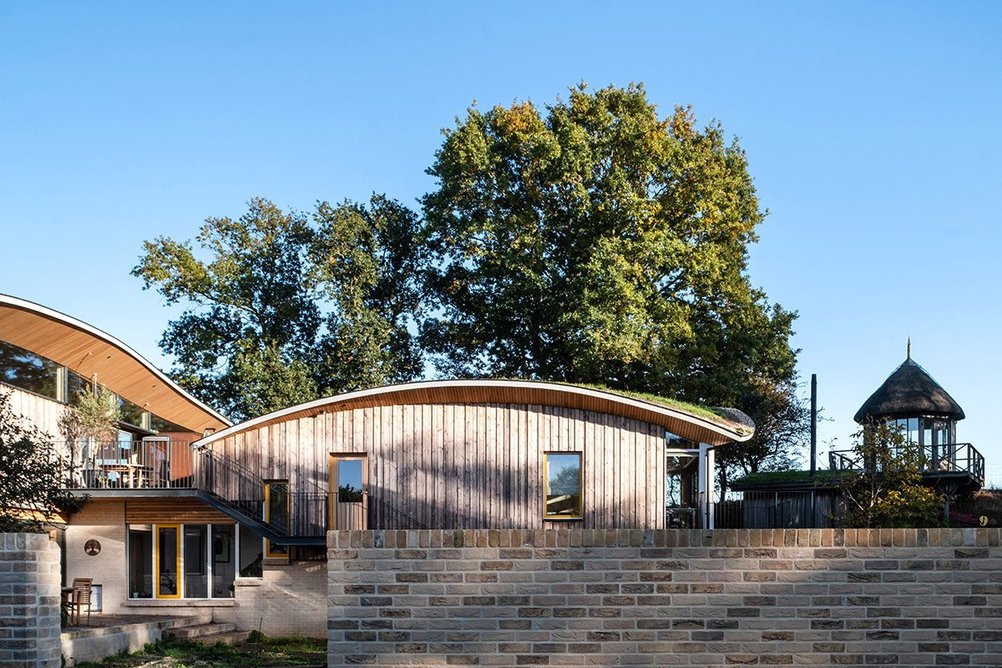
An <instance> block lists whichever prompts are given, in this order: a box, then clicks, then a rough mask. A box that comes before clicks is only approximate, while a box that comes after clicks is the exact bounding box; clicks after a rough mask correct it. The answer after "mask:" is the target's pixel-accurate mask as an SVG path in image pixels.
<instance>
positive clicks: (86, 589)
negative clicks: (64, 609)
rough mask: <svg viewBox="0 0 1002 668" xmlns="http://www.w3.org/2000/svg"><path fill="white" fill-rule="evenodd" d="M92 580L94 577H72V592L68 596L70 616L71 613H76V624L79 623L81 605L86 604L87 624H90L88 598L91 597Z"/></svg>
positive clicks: (71, 615) (71, 616)
mask: <svg viewBox="0 0 1002 668" xmlns="http://www.w3.org/2000/svg"><path fill="white" fill-rule="evenodd" d="M93 582H94V578H74V579H73V594H72V595H71V596H70V618H71V619H72V618H73V614H74V613H76V624H77V626H79V625H80V612H81V610H82V608H83V606H85V605H86V606H87V625H88V626H89V625H90V598H91V593H92V591H93V590H92V589H91V583H93Z"/></svg>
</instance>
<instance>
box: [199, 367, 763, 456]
mask: <svg viewBox="0 0 1002 668" xmlns="http://www.w3.org/2000/svg"><path fill="white" fill-rule="evenodd" d="M394 404H409V405H414V404H523V405H542V406H557V407H563V408H576V409H580V410H587V411H594V412H597V413H608V414H611V415H617V416H620V417H624V418H631V419H635V420H641V421H643V422H650V423H653V424H657V425H661V426H663V427H664V428H665V429H667V430H668V431H670V432H671V433H673V434H676V435H677V436H680V437H682V438H685V439H689V440H691V441H696V442H699V443H709V444H711V445H723V444H725V443H732V442H735V441H747V440H748V439H749V438H751V437H752V435H753V434H754V433H755V427H754V423H753V422H752V421H751V419H750V418H748V416H747V415H745V414H744V413H741V411H738V410H735V409H726V412H727V417H726V418H724V417H719V418H717V419H711V418H708V417H705V416H702V415H696V414H694V413H691V412H689V411H686V410H684V409H682V408H673V407H670V406H664V405H661V404H656V403H653V402H650V401H645V400H643V399H634V398H631V397H626V396H623V395H620V394H616V393H614V392H607V391H603V390H595V389H591V388H587V387H580V386H577V385H563V384H559V383H544V382H537V381H525V380H443V381H427V382H418V383H407V384H402V385H387V386H384V387H376V388H372V389H368V390H361V391H358V392H348V393H347V394H340V395H337V396H334V397H327V398H324V399H317V400H315V401H310V402H307V403H304V404H300V405H298V406H293V407H291V408H286V409H284V410H280V411H275V412H274V413H269V414H267V415H262V416H260V417H257V418H254V419H252V420H247V421H246V422H242V423H240V424H238V425H235V426H233V427H230V428H229V429H226V430H224V431H221V432H218V433H216V434H213V435H211V436H207V437H206V438H203V439H202V440H200V441H198V444H199V445H208V444H209V443H212V442H213V441H216V440H219V439H222V438H225V437H227V436H231V435H233V434H237V433H241V432H245V431H249V430H251V429H256V428H258V427H263V426H267V425H272V424H276V423H280V422H286V421H289V420H297V419H299V418H304V417H313V416H316V415H320V414H322V413H329V412H334V411H344V410H351V409H354V408H368V407H370V406H389V405H394Z"/></svg>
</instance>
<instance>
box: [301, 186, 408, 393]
mask: <svg viewBox="0 0 1002 668" xmlns="http://www.w3.org/2000/svg"><path fill="white" fill-rule="evenodd" d="M314 223H315V226H316V231H317V234H316V237H315V239H314V242H313V244H312V245H311V248H310V254H309V255H310V261H311V264H312V267H313V272H314V276H315V278H316V280H317V284H318V285H319V286H320V288H321V289H322V292H323V296H324V298H325V299H326V300H327V301H328V302H329V303H331V304H333V305H334V308H333V309H332V310H331V311H330V313H328V314H327V316H326V329H325V332H324V334H323V336H322V337H321V338H320V345H318V346H317V348H316V355H315V356H314V358H313V360H314V361H313V365H314V368H316V369H323V370H325V373H327V374H328V375H330V376H332V377H334V378H338V379H340V383H339V385H338V386H337V387H331V388H325V390H337V391H345V390H354V389H362V388H367V387H373V386H376V385H381V384H384V383H387V382H394V381H407V380H413V379H414V378H417V377H420V375H421V374H422V372H423V370H424V369H423V366H424V360H423V356H422V353H421V350H420V348H419V346H418V341H417V338H416V337H415V336H412V334H411V333H410V331H409V330H408V324H409V323H410V322H411V321H412V320H413V319H414V318H416V317H417V316H418V314H419V312H420V299H419V297H420V286H419V277H420V272H421V271H422V266H421V263H422V259H423V257H424V253H423V251H422V249H421V248H420V247H419V246H418V244H417V238H416V231H417V228H418V218H417V214H415V213H414V212H413V211H411V210H410V209H408V208H406V207H405V206H403V205H401V204H400V203H398V202H395V201H393V200H389V199H387V198H386V197H383V196H379V195H374V196H373V197H372V198H371V199H370V201H369V205H368V206H363V205H361V204H355V203H352V202H349V201H346V202H344V203H343V204H341V205H340V206H336V207H334V206H331V205H329V204H327V203H326V202H321V203H320V204H318V205H317V209H316V212H315V214H314Z"/></svg>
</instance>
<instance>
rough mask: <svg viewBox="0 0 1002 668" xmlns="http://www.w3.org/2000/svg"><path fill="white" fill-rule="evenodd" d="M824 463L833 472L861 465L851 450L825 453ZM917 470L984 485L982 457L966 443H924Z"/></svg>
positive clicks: (858, 468)
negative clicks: (969, 480)
mask: <svg viewBox="0 0 1002 668" xmlns="http://www.w3.org/2000/svg"><path fill="white" fill-rule="evenodd" d="M828 463H829V466H830V468H831V470H833V471H860V470H862V469H863V468H864V467H863V465H862V462H861V461H860V459H859V456H858V455H857V454H856V453H855V452H854V451H852V450H835V451H832V452H829V453H828ZM921 473H922V475H924V476H930V477H936V476H943V475H949V474H967V475H968V476H970V477H971V478H972V479H973V480H975V481H976V482H977V483H978V484H979V485H984V484H985V458H984V455H982V454H981V453H980V452H979V451H978V449H977V448H975V447H974V446H973V445H971V444H970V443H943V444H937V445H924V446H922V466H921Z"/></svg>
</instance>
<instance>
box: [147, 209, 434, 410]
mask: <svg viewBox="0 0 1002 668" xmlns="http://www.w3.org/2000/svg"><path fill="white" fill-rule="evenodd" d="M414 225H415V216H414V214H413V213H412V212H410V211H408V210H407V209H406V208H405V207H402V206H401V205H399V204H397V203H396V202H393V201H391V200H388V199H386V198H383V197H373V198H372V200H371V201H370V202H369V203H368V204H359V203H354V202H349V201H346V202H344V203H342V204H339V205H331V204H329V203H327V202H319V203H318V204H317V206H316V209H315V211H314V212H313V214H312V215H311V216H307V215H305V214H302V213H297V212H285V211H282V210H281V209H280V208H279V207H278V206H276V205H275V204H273V203H272V202H269V201H268V200H265V199H261V198H257V199H253V200H251V202H250V206H249V209H248V211H247V213H246V214H244V215H243V216H242V217H241V218H239V219H238V220H232V219H230V218H208V219H207V220H206V221H205V224H204V225H203V227H202V229H201V232H200V233H199V235H198V236H197V238H196V242H197V245H198V247H199V248H198V249H197V250H196V248H195V247H194V244H192V243H191V242H190V241H183V242H178V241H175V240H173V239H169V238H165V237H161V238H158V239H155V240H153V241H148V242H146V243H145V244H144V250H145V253H144V255H143V256H142V257H141V258H140V261H139V264H138V265H137V266H136V267H135V268H134V269H133V272H132V273H133V275H135V276H138V277H140V278H142V279H143V281H144V284H145V287H146V288H155V289H156V290H157V291H158V292H159V293H160V294H161V295H162V296H163V297H164V298H165V300H166V301H167V303H168V304H182V305H183V306H185V307H186V310H185V311H184V312H183V313H182V314H181V316H180V317H178V318H177V319H176V320H174V321H172V322H171V323H170V324H169V325H168V328H167V331H166V332H165V333H164V336H163V339H162V340H161V343H160V345H161V347H162V349H163V350H164V352H165V353H167V354H169V355H172V356H173V357H174V359H175V366H174V368H173V370H172V372H171V373H172V375H173V376H174V378H175V379H176V380H177V381H178V382H179V383H180V384H181V385H182V386H184V387H185V388H187V389H188V390H190V391H192V392H193V393H194V394H195V395H196V396H197V397H199V398H201V399H203V400H205V401H207V402H209V403H211V404H212V405H214V406H216V407H218V408H219V409H221V410H223V411H224V412H226V413H228V414H229V415H230V416H231V417H233V418H237V419H242V418H247V417H253V416H256V415H261V414H263V413H267V412H269V411H272V410H277V409H279V408H284V407H287V406H290V405H293V404H296V403H300V402H303V401H308V400H310V399H314V398H317V397H318V396H323V395H325V394H333V393H337V392H341V391H344V390H348V389H354V388H358V387H363V386H368V385H373V384H379V383H383V382H387V381H392V380H401V379H407V378H412V377H413V376H414V374H415V369H419V368H420V362H419V360H420V355H419V353H418V352H417V348H416V344H415V343H414V342H413V341H412V339H411V336H410V334H409V333H408V330H407V326H406V322H407V319H408V318H409V317H410V316H411V315H412V311H413V309H414V308H416V304H417V302H416V297H415V296H414V295H416V294H417V293H416V287H415V283H414V281H415V276H414V273H413V269H412V267H411V264H410V263H411V262H412V258H414V257H416V256H415V254H414V253H413V251H412V249H411V248H410V244H411V239H412V238H413V230H412V228H413V227H414ZM202 258H204V259H202Z"/></svg>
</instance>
